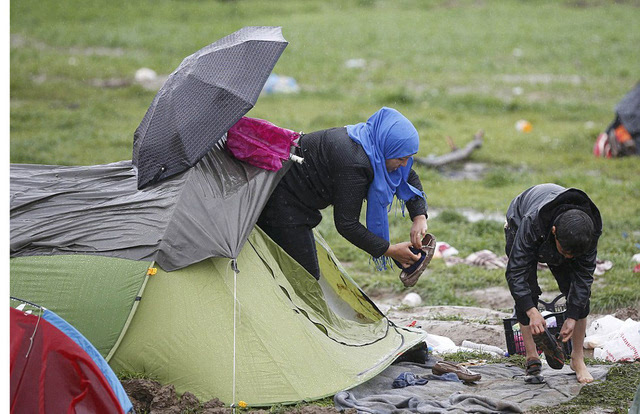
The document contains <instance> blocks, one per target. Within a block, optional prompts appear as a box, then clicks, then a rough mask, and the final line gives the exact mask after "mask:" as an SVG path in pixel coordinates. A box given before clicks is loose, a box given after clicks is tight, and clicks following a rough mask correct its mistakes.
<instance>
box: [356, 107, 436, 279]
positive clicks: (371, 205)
mask: <svg viewBox="0 0 640 414" xmlns="http://www.w3.org/2000/svg"><path fill="white" fill-rule="evenodd" d="M347 133H348V134H349V137H350V138H351V139H352V140H354V141H355V142H357V143H358V144H360V145H362V148H364V151H365V152H366V153H367V156H368V157H369V161H370V162H371V166H372V167H373V182H372V183H371V185H370V186H369V192H368V194H367V229H369V231H371V232H372V233H374V234H376V235H378V236H380V237H382V238H383V239H385V240H387V241H389V219H388V216H387V214H388V210H389V207H390V205H391V203H392V202H393V196H394V195H395V196H396V197H397V198H399V199H400V200H402V203H403V205H404V202H406V201H409V200H410V199H412V198H414V197H415V196H420V197H422V198H424V195H423V193H422V191H420V190H418V189H417V188H415V187H413V186H411V185H410V184H409V183H407V178H408V177H409V172H410V171H411V166H412V165H413V157H411V158H409V161H408V162H407V165H406V166H404V167H400V168H398V169H397V170H395V171H392V172H388V171H387V166H386V163H385V161H386V160H388V159H391V158H402V157H406V156H410V155H413V154H415V153H416V152H418V146H419V144H420V138H419V137H418V131H416V128H415V127H414V126H413V124H412V123H411V121H409V120H408V119H407V118H405V117H404V115H402V114H401V113H400V112H398V111H396V110H395V109H392V108H387V107H383V108H381V109H380V110H379V111H378V112H376V113H375V114H373V115H371V117H370V118H369V119H368V120H367V122H366V123H365V122H361V123H359V124H356V125H347ZM382 267H384V263H382Z"/></svg>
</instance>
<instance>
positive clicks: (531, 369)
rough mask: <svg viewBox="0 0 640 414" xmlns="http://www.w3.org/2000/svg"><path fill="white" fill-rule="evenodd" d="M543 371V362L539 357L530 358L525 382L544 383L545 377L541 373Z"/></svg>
mask: <svg viewBox="0 0 640 414" xmlns="http://www.w3.org/2000/svg"><path fill="white" fill-rule="evenodd" d="M541 371H542V362H541V361H540V360H539V359H538V358H536V359H530V360H528V361H527V368H526V370H525V372H526V375H525V377H524V382H526V383H527V384H542V383H543V382H544V377H543V376H542V375H541V374H540V372H541Z"/></svg>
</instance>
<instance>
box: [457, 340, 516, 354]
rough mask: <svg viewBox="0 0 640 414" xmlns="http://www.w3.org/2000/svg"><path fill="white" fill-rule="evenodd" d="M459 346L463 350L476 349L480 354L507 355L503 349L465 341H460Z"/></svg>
mask: <svg viewBox="0 0 640 414" xmlns="http://www.w3.org/2000/svg"><path fill="white" fill-rule="evenodd" d="M461 346H462V347H464V348H470V349H477V350H478V351H482V352H491V353H493V354H498V355H502V356H507V355H508V353H507V352H506V351H505V350H504V349H501V348H498V347H497V346H493V345H485V344H477V343H475V342H471V341H467V340H464V341H462V344H461Z"/></svg>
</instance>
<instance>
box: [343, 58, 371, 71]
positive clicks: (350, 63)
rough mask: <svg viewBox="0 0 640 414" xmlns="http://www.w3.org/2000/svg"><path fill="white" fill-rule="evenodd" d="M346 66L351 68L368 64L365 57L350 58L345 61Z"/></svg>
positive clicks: (358, 67)
mask: <svg viewBox="0 0 640 414" xmlns="http://www.w3.org/2000/svg"><path fill="white" fill-rule="evenodd" d="M344 66H345V67H346V68H349V69H360V68H364V67H365V66H367V61H366V60H364V59H348V60H347V61H346V62H344Z"/></svg>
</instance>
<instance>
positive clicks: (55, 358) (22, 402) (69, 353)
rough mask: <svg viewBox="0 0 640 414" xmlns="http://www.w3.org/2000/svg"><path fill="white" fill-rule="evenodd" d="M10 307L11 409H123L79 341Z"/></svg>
mask: <svg viewBox="0 0 640 414" xmlns="http://www.w3.org/2000/svg"><path fill="white" fill-rule="evenodd" d="M10 310H11V316H10V328H11V353H10V399H11V413H46V414H48V413H123V412H124V411H123V410H122V408H121V406H120V403H119V402H118V398H117V397H116V395H115V393H114V392H113V390H112V389H111V386H110V385H109V383H108V382H107V380H106V379H105V378H104V376H103V374H102V372H101V371H100V368H98V366H97V365H96V363H95V362H94V361H93V359H91V357H90V356H89V355H87V353H86V352H85V351H84V350H83V349H82V348H81V347H80V346H79V345H78V344H76V343H75V342H74V341H73V340H72V339H71V338H69V337H68V336H67V335H65V334H64V333H63V332H61V331H60V330H58V328H56V327H55V326H53V325H52V324H51V323H49V322H48V321H46V320H45V319H44V318H38V316H36V315H33V314H26V313H24V312H21V311H19V310H17V309H13V308H11V309H10ZM36 327H37V328H36ZM34 332H35V334H34ZM32 337H33V343H31V338H32Z"/></svg>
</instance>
